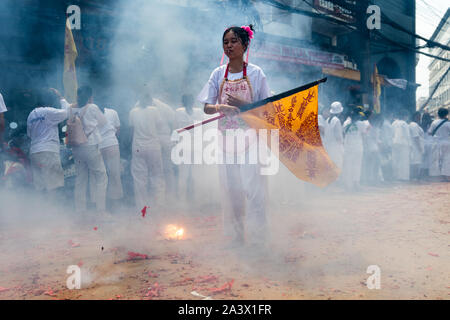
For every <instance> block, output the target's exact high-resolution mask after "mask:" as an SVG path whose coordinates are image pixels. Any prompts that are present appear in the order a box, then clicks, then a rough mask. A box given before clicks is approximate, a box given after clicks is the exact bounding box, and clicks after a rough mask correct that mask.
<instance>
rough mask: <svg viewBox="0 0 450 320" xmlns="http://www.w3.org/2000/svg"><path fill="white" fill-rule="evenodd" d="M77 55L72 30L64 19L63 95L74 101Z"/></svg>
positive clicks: (75, 94) (75, 97) (75, 95)
mask: <svg viewBox="0 0 450 320" xmlns="http://www.w3.org/2000/svg"><path fill="white" fill-rule="evenodd" d="M77 56H78V53H77V48H76V46H75V41H74V40H73V35H72V30H71V29H70V26H69V20H68V19H67V20H66V37H65V40H64V73H63V84H64V96H65V97H66V99H67V101H69V102H70V103H74V102H75V101H76V99H77V89H78V85H77V73H76V71H75V60H76V58H77Z"/></svg>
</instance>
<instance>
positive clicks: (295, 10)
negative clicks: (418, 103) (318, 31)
mask: <svg viewBox="0 0 450 320" xmlns="http://www.w3.org/2000/svg"><path fill="white" fill-rule="evenodd" d="M261 1H262V2H264V3H266V4H268V5H270V6H273V7H276V8H278V9H281V10H285V11H288V12H291V13H296V14H301V15H306V16H309V17H314V18H320V19H325V20H328V21H331V22H334V23H338V24H340V25H343V26H346V27H348V28H350V29H351V30H352V31H359V30H357V29H356V28H354V26H353V24H351V23H348V22H345V21H342V20H339V19H336V18H333V17H331V16H328V15H325V14H321V13H315V12H310V11H306V10H301V9H298V8H294V7H292V6H289V5H286V4H283V3H280V2H278V1H275V0H261ZM303 1H304V2H305V3H306V4H308V5H309V6H310V7H312V8H313V9H315V8H314V6H313V5H312V4H310V3H308V2H307V1H306V0H303ZM383 17H384V20H385V21H387V24H389V25H391V27H393V28H394V29H397V30H399V31H402V32H406V33H408V34H410V35H411V36H414V37H416V38H418V39H422V40H424V41H425V42H427V44H428V45H427V46H425V47H430V46H437V47H441V48H443V49H444V50H450V47H448V46H445V45H443V44H441V43H438V42H435V41H430V40H429V39H426V38H424V37H422V36H419V35H417V34H415V33H413V32H411V31H409V30H407V29H405V28H404V27H402V26H400V25H398V24H397V23H395V22H393V21H392V20H391V19H390V18H389V17H387V16H386V15H383V14H382V19H383ZM377 34H378V35H379V36H380V37H382V38H383V39H384V40H386V41H387V42H389V43H391V44H392V45H395V46H397V47H402V48H404V49H407V50H411V51H414V52H416V53H418V54H422V55H425V56H428V57H431V58H435V59H438V60H442V61H450V60H449V59H445V58H441V57H439V56H435V55H432V54H429V53H426V52H422V51H419V50H417V48H416V47H411V46H408V45H404V44H401V43H399V42H397V41H394V40H391V39H389V38H387V37H386V36H384V35H382V34H381V33H380V32H377Z"/></svg>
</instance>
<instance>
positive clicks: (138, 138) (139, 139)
mask: <svg viewBox="0 0 450 320" xmlns="http://www.w3.org/2000/svg"><path fill="white" fill-rule="evenodd" d="M129 122H130V126H131V127H133V130H134V132H133V146H134V147H135V148H139V147H153V146H159V145H160V140H159V130H160V127H161V122H162V117H161V114H160V112H159V110H158V108H156V107H152V106H148V107H146V108H140V107H135V108H133V109H132V110H131V111H130V117H129Z"/></svg>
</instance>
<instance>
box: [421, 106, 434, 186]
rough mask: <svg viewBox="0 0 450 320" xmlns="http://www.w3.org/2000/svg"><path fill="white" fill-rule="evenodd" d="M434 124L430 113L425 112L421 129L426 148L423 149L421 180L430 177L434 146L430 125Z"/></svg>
mask: <svg viewBox="0 0 450 320" xmlns="http://www.w3.org/2000/svg"><path fill="white" fill-rule="evenodd" d="M432 122H433V119H431V115H430V114H429V113H428V112H424V113H423V114H422V119H421V121H420V127H421V128H422V130H423V132H424V148H423V157H422V166H421V168H420V169H421V170H420V171H421V172H420V177H421V179H426V178H428V177H429V175H430V167H431V148H432V145H433V137H432V136H431V134H429V133H428V130H429V129H430V125H431V123H432Z"/></svg>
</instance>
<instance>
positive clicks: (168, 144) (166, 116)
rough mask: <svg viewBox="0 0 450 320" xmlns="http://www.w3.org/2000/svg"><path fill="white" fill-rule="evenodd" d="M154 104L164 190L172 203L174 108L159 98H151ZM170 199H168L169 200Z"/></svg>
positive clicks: (174, 188) (175, 185)
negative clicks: (158, 117)
mask: <svg viewBox="0 0 450 320" xmlns="http://www.w3.org/2000/svg"><path fill="white" fill-rule="evenodd" d="M153 106H155V107H156V108H157V109H158V111H159V114H160V115H161V121H162V122H161V123H160V124H159V125H160V129H159V130H158V135H159V141H160V143H161V155H162V163H163V170H164V180H165V186H166V187H165V188H166V189H165V190H166V191H165V192H166V197H167V200H168V201H167V203H168V204H172V203H174V200H175V197H176V187H177V183H176V170H177V168H176V166H175V164H174V163H173V162H172V158H171V154H172V148H173V147H174V145H175V143H174V142H173V141H172V140H171V136H172V132H173V131H174V130H176V129H178V124H177V120H176V115H175V110H173V109H172V108H171V107H170V106H169V105H167V104H166V103H164V102H162V101H161V100H160V99H156V98H153ZM169 200H170V201H169Z"/></svg>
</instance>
